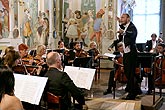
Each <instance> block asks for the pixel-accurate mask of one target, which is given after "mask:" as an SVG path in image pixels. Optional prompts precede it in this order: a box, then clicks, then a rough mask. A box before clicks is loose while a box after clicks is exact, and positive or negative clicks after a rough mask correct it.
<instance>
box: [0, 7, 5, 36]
mask: <svg viewBox="0 0 165 110" xmlns="http://www.w3.org/2000/svg"><path fill="white" fill-rule="evenodd" d="M3 21H4V19H3V11H2V10H0V38H2V29H3Z"/></svg>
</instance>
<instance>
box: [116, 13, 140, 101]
mask: <svg viewBox="0 0 165 110" xmlns="http://www.w3.org/2000/svg"><path fill="white" fill-rule="evenodd" d="M120 23H121V24H120V25H123V26H124V27H125V29H124V30H123V29H119V31H118V33H119V34H121V35H123V46H124V55H123V64H124V73H125V75H126V77H127V79H128V81H127V87H126V89H125V90H126V92H128V95H127V96H126V98H124V99H126V100H134V99H135V98H136V96H137V95H139V94H141V93H142V91H141V89H140V86H139V84H138V82H137V78H136V77H135V69H136V59H137V50H136V37H137V29H136V27H135V25H134V24H133V23H132V22H131V21H130V16H129V14H126V13H125V14H122V15H121V18H120Z"/></svg>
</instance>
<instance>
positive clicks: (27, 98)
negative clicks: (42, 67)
mask: <svg viewBox="0 0 165 110" xmlns="http://www.w3.org/2000/svg"><path fill="white" fill-rule="evenodd" d="M14 77H15V86H14V89H15V92H14V93H15V95H16V97H18V98H19V99H20V100H21V101H24V102H28V103H31V104H35V105H39V102H40V99H41V96H42V93H43V91H44V88H45V86H46V82H47V80H48V78H46V77H38V76H30V75H21V74H14Z"/></svg>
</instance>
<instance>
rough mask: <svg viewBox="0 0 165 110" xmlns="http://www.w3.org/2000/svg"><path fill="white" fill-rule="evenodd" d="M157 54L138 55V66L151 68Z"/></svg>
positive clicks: (141, 53)
mask: <svg viewBox="0 0 165 110" xmlns="http://www.w3.org/2000/svg"><path fill="white" fill-rule="evenodd" d="M155 56H156V54H155V53H143V52H140V53H138V55H137V66H139V65H140V67H141V68H151V67H152V62H153V61H154V57H155Z"/></svg>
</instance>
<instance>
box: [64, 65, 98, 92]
mask: <svg viewBox="0 0 165 110" xmlns="http://www.w3.org/2000/svg"><path fill="white" fill-rule="evenodd" d="M64 71H65V72H66V73H67V74H68V75H69V77H70V78H71V79H72V80H73V82H74V84H75V85H76V86H77V87H80V88H85V89H88V90H90V88H91V85H92V81H93V77H94V74H95V71H96V69H91V68H80V67H73V66H65V69H64Z"/></svg>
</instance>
